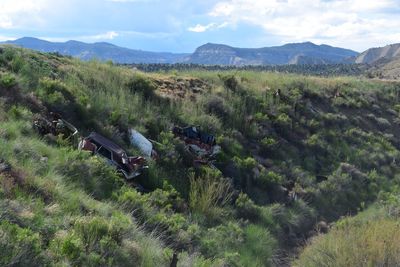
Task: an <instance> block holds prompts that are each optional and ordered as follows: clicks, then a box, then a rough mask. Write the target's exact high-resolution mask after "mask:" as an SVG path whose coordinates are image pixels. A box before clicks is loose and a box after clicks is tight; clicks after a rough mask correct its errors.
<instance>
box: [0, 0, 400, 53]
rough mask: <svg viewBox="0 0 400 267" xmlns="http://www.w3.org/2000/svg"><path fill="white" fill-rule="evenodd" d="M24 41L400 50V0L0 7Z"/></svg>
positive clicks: (139, 1) (11, 32)
mask: <svg viewBox="0 0 400 267" xmlns="http://www.w3.org/2000/svg"><path fill="white" fill-rule="evenodd" d="M24 36H29V37H37V38H41V39H45V40H49V41H60V42H62V41H67V40H79V41H83V42H88V43H93V42H110V43H113V44H116V45H119V46H123V47H128V48H132V49H141V50H147V51H169V52H185V53H188V52H193V51H194V50H195V49H196V47H198V46H200V45H202V44H205V43H208V42H211V43H223V44H227V45H231V46H235V47H251V48H256V47H267V46H275V45H282V44H285V43H295V42H305V41H311V42H314V43H316V44H328V45H332V46H339V47H343V48H349V49H353V50H355V51H358V52H362V51H364V50H366V49H368V48H371V47H380V46H385V45H388V44H392V43H400V0H352V1H351V0H86V1H85V0H0V41H5V40H12V39H16V38H20V37H24Z"/></svg>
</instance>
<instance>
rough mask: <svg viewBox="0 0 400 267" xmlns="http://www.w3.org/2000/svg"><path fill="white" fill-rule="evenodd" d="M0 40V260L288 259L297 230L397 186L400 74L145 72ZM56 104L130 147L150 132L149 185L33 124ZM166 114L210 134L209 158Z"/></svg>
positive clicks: (79, 122)
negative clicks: (399, 79)
mask: <svg viewBox="0 0 400 267" xmlns="http://www.w3.org/2000/svg"><path fill="white" fill-rule="evenodd" d="M0 48H1V49H0V215H1V218H2V221H1V222H0V232H1V238H0V247H1V248H2V250H1V251H0V265H10V264H11V263H12V264H15V265H28V264H29V263H31V264H32V265H49V266H52V265H55V266H60V265H67V266H70V265H73V266H127V265H132V266H169V265H170V264H171V262H175V261H176V260H178V266H287V265H289V264H290V263H289V260H290V259H291V256H292V255H293V253H296V251H297V248H298V247H299V246H301V245H303V244H304V240H305V239H308V238H310V237H312V236H314V235H316V234H318V232H319V231H322V230H323V231H328V230H329V229H328V228H329V224H330V223H331V222H334V221H336V220H337V219H339V218H341V217H342V216H344V215H349V214H356V213H357V212H358V211H360V210H363V209H365V208H366V207H368V206H370V205H371V204H373V203H375V201H377V199H378V198H379V201H380V200H382V199H384V197H385V196H389V197H388V199H393V197H391V196H392V194H393V196H396V194H397V192H396V190H397V189H398V184H399V179H398V176H399V173H400V166H399V164H400V142H399V138H400V121H399V119H398V118H399V111H400V107H399V104H398V103H399V96H400V85H399V84H398V83H394V82H382V81H370V80H363V79H359V78H349V77H345V78H341V77H336V78H330V79H328V78H316V77H310V76H299V75H292V74H290V75H287V74H286V75H285V74H278V73H268V72H251V71H236V70H235V71H218V72H208V71H193V72H184V73H176V71H174V72H172V73H165V72H162V73H152V74H147V73H141V72H138V71H134V70H132V69H129V68H123V67H119V66H112V65H110V64H102V63H99V62H97V61H91V62H82V61H79V60H77V59H72V58H69V57H62V56H59V55H54V54H43V53H38V52H33V51H30V50H26V49H20V48H14V47H9V46H7V47H0ZM50 112H56V113H58V114H60V115H61V116H62V117H63V118H65V119H66V120H68V121H69V122H71V123H72V124H74V125H75V126H77V127H78V129H79V131H80V134H81V135H82V136H85V135H87V134H89V133H90V132H91V131H96V132H99V133H101V134H102V135H104V136H106V137H108V138H110V139H112V140H113V141H114V142H116V143H118V144H119V145H120V146H121V147H123V148H124V149H126V150H127V151H128V154H130V155H137V154H138V151H137V150H136V149H135V148H134V147H133V146H132V145H131V144H130V140H129V135H128V133H129V132H128V130H129V129H131V128H134V129H136V130H138V131H140V132H141V133H142V134H143V135H145V136H146V137H148V138H149V139H151V140H153V141H154V148H155V149H156V150H157V152H158V157H157V158H156V159H154V160H153V159H149V166H150V168H149V171H148V173H147V174H145V175H143V176H141V177H140V179H138V180H136V181H135V182H136V183H140V184H141V185H142V186H143V187H144V188H145V189H147V190H146V193H140V192H138V191H137V190H136V189H135V188H134V187H133V185H134V184H132V183H129V182H126V181H125V180H123V179H122V178H121V177H119V176H118V175H117V173H116V172H115V170H114V169H113V168H112V167H111V166H108V165H107V164H106V162H105V161H104V160H102V159H101V158H98V157H92V156H91V155H90V154H86V153H84V152H81V151H77V150H76V149H75V147H76V144H75V142H76V141H77V140H75V141H74V140H65V139H63V135H58V136H52V135H46V136H40V135H39V133H37V132H36V131H35V129H34V127H33V126H32V123H33V121H34V120H36V119H37V117H38V116H39V117H40V116H48V115H49V113H50ZM175 125H177V126H185V125H196V126H199V127H200V129H202V130H204V131H206V132H208V133H212V134H213V135H214V136H215V137H216V142H217V144H219V145H220V146H221V152H220V153H219V154H217V155H216V156H215V157H214V158H213V161H212V164H210V165H201V166H199V162H198V161H196V160H193V155H192V154H191V152H190V151H191V150H190V149H189V148H190V147H189V148H188V147H187V146H185V143H183V142H182V141H181V140H180V139H179V138H176V137H174V135H173V133H172V132H171V129H172V127H173V126H175ZM195 159H196V158H195ZM174 253H175V255H176V256H174Z"/></svg>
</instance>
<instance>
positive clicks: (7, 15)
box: [0, 0, 51, 29]
mask: <svg viewBox="0 0 400 267" xmlns="http://www.w3.org/2000/svg"><path fill="white" fill-rule="evenodd" d="M50 3H51V1H49V0H35V1H33V0H18V1H15V0H1V1H0V29H11V28H18V27H20V26H22V25H30V26H32V25H33V24H36V25H39V24H43V23H44V20H43V18H42V17H41V16H40V12H41V11H42V10H43V9H45V8H47V7H48V4H50Z"/></svg>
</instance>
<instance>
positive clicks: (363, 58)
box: [355, 43, 400, 64]
mask: <svg viewBox="0 0 400 267" xmlns="http://www.w3.org/2000/svg"><path fill="white" fill-rule="evenodd" d="M398 56H400V43H399V44H391V45H387V46H385V47H378V48H371V49H368V50H367V51H365V52H363V53H361V54H360V55H359V56H358V57H357V58H356V60H355V63H364V64H371V63H375V62H377V61H378V60H381V59H383V58H385V59H389V60H390V59H391V58H395V57H398Z"/></svg>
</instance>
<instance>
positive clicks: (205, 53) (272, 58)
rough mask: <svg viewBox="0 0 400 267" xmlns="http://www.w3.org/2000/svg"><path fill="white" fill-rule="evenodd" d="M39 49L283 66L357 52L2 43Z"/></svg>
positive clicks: (336, 59)
mask: <svg viewBox="0 0 400 267" xmlns="http://www.w3.org/2000/svg"><path fill="white" fill-rule="evenodd" d="M4 43H7V44H14V45H18V46H21V47H25V48H29V49H33V50H38V51H41V52H58V53H60V54H63V55H70V56H73V57H77V58H80V59H82V60H90V59H93V58H97V59H99V60H112V61H114V62H115V63H128V64H129V63H195V64H204V65H237V66H240V65H284V64H329V63H352V62H354V59H355V58H356V57H357V56H358V55H359V53H357V52H355V51H352V50H349V49H343V48H337V47H332V46H328V45H316V44H313V43H311V42H305V43H293V44H286V45H283V46H274V47H264V48H235V47H231V46H227V45H222V44H211V43H208V44H205V45H202V46H200V47H199V48H197V49H196V50H195V52H194V53H193V54H175V53H167V52H165V53H164V52H148V51H142V50H133V49H128V48H123V47H119V46H116V45H113V44H110V43H94V44H87V43H83V42H78V41H68V42H64V43H59V42H48V41H44V40H40V39H36V38H31V37H24V38H21V39H17V40H15V41H7V42H4Z"/></svg>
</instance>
